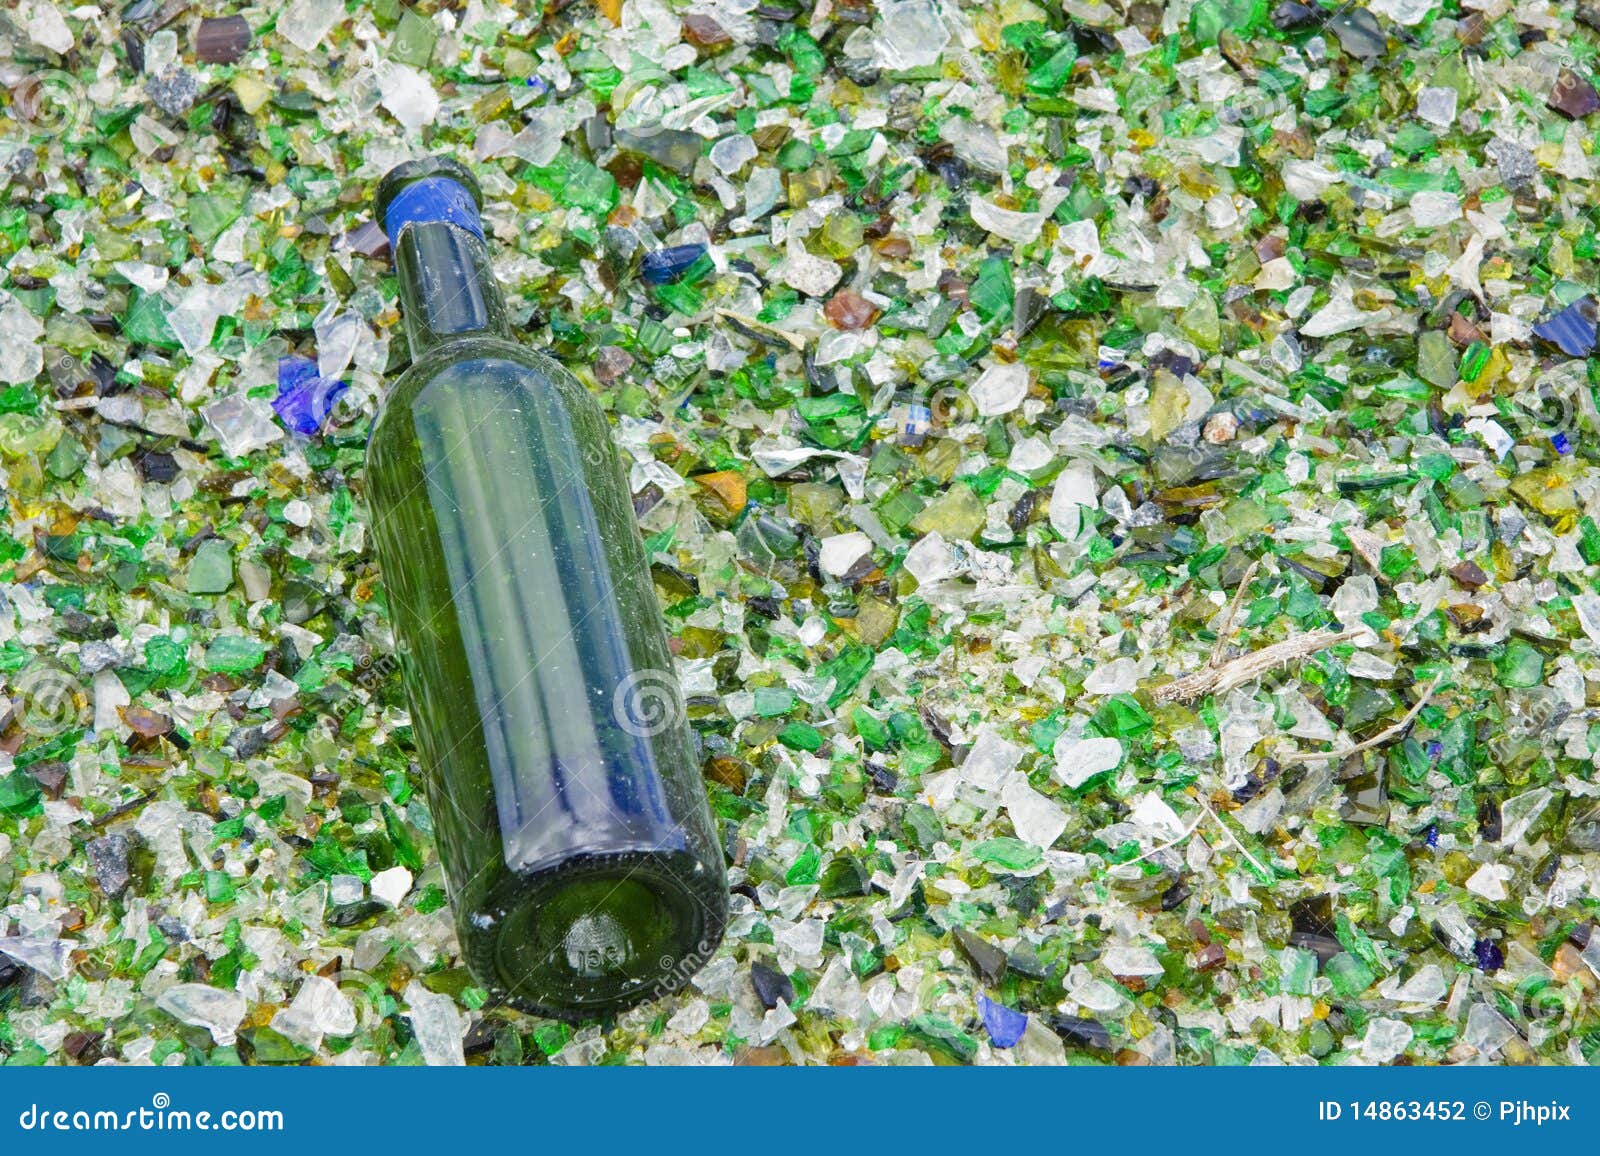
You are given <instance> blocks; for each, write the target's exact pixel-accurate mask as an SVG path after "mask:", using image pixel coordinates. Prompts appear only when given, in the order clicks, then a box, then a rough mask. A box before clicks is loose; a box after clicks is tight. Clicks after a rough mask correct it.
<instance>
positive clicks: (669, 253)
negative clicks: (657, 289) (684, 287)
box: [639, 245, 706, 285]
mask: <svg viewBox="0 0 1600 1156" xmlns="http://www.w3.org/2000/svg"><path fill="white" fill-rule="evenodd" d="M705 253H706V247H705V246H704V245H674V246H672V247H671V248H670V249H653V250H651V251H650V252H648V253H646V254H645V255H644V259H643V260H642V261H641V262H640V263H639V276H641V277H643V278H644V279H645V281H647V282H648V283H650V284H651V285H665V284H667V282H669V281H676V280H677V279H678V278H679V277H682V276H683V275H684V273H686V272H687V271H688V269H689V266H690V265H693V264H694V263H695V262H696V261H698V260H699V259H700V258H701V257H703V256H705Z"/></svg>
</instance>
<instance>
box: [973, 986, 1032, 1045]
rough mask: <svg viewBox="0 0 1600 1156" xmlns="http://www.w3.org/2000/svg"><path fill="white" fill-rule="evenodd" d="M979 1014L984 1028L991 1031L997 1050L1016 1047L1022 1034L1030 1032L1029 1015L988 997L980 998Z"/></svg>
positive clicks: (982, 996) (981, 996)
mask: <svg viewBox="0 0 1600 1156" xmlns="http://www.w3.org/2000/svg"><path fill="white" fill-rule="evenodd" d="M978 1014H979V1015H981V1016H982V1017H983V1026H984V1027H985V1028H987V1029H988V1030H989V1039H990V1040H992V1041H993V1043H994V1046H995V1047H997V1048H1010V1047H1015V1046H1016V1043H1017V1041H1018V1040H1020V1039H1021V1038H1022V1033H1023V1032H1025V1031H1027V1030H1028V1015H1027V1013H1026V1012H1019V1011H1016V1010H1015V1009H1013V1008H1008V1007H1006V1005H1005V1004H1003V1003H996V1002H995V1001H994V1000H992V999H990V998H989V997H988V996H986V995H979V996H978Z"/></svg>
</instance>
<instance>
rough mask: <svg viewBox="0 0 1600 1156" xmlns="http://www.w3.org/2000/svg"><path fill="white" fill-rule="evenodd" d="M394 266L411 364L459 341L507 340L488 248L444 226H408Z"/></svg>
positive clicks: (463, 231) (508, 322)
mask: <svg viewBox="0 0 1600 1156" xmlns="http://www.w3.org/2000/svg"><path fill="white" fill-rule="evenodd" d="M394 264H395V272H396V273H397V274H398V276H399V278H400V309H401V312H402V315H403V316H404V318H405V324H406V336H407V338H408V339H409V341H410V344H411V357H412V360H413V361H414V360H416V359H417V358H418V357H420V356H421V355H422V354H423V353H424V352H426V351H427V350H428V349H430V348H432V347H433V346H435V345H439V344H441V343H443V342H446V341H453V340H456V339H457V338H461V337H471V336H499V337H510V336H511V320H510V317H509V316H508V315H507V313H506V303H505V298H504V297H502V296H501V294H500V287H499V285H498V284H496V283H495V279H494V271H493V270H492V269H491V268H490V267H489V247H488V246H487V245H485V244H484V243H483V241H482V240H481V239H480V238H478V237H475V236H473V235H472V234H471V233H469V232H468V231H467V230H466V229H463V228H460V227H458V226H456V225H451V224H446V223H445V222H443V221H416V222H410V223H408V224H407V225H406V226H405V227H404V228H403V229H401V231H400V239H399V242H398V243H397V244H396V245H395V250H394Z"/></svg>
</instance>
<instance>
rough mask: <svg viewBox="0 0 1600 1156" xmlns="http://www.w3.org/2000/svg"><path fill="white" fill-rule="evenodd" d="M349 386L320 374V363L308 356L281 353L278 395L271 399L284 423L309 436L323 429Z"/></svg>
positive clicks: (273, 406)
mask: <svg viewBox="0 0 1600 1156" xmlns="http://www.w3.org/2000/svg"><path fill="white" fill-rule="evenodd" d="M348 388H350V387H349V385H348V384H347V383H346V382H343V381H328V380H326V379H325V378H323V377H321V376H319V375H318V374H317V363H316V362H315V361H312V360H311V359H310V358H309V357H280V358H279V359H278V395H277V396H276V397H275V398H273V399H272V409H273V412H274V413H276V414H277V415H278V420H279V421H281V422H283V424H284V425H286V426H288V427H289V428H290V429H292V430H293V431H294V432H295V433H298V434H305V435H306V436H307V437H310V436H311V435H312V434H314V433H318V432H320V431H321V430H322V427H323V426H324V425H325V424H326V423H327V420H328V418H329V417H331V416H332V415H333V407H334V405H335V403H337V402H338V400H339V396H340V395H341V394H342V393H344V391H345V390H346V389H348Z"/></svg>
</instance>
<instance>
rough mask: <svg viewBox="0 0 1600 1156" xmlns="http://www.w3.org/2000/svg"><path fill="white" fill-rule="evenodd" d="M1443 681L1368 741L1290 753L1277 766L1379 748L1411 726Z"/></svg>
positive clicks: (1437, 681) (1440, 678)
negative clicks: (1331, 748) (1396, 720)
mask: <svg viewBox="0 0 1600 1156" xmlns="http://www.w3.org/2000/svg"><path fill="white" fill-rule="evenodd" d="M1443 681H1444V675H1442V674H1441V675H1438V676H1437V677H1435V678H1434V680H1433V681H1432V682H1430V683H1429V684H1428V689H1426V690H1424V691H1423V692H1422V697H1421V698H1419V699H1417V704H1416V705H1415V706H1413V707H1412V708H1411V709H1410V710H1408V711H1407V712H1406V717H1405V718H1403V719H1401V720H1400V721H1399V722H1397V723H1395V724H1394V726H1392V727H1389V728H1388V729H1387V730H1384V731H1381V732H1379V733H1378V734H1375V735H1373V736H1372V737H1371V738H1370V739H1364V740H1362V741H1361V742H1359V743H1356V744H1355V745H1354V746H1349V747H1345V748H1344V749H1343V750H1338V751H1291V752H1290V753H1289V754H1287V755H1285V756H1283V758H1281V759H1279V760H1278V765H1279V766H1283V767H1289V766H1293V765H1294V764H1295V763H1321V762H1327V761H1329V760H1339V759H1345V758H1348V757H1349V756H1351V755H1358V754H1360V753H1361V752H1362V751H1370V750H1371V749H1372V748H1373V747H1381V746H1382V745H1383V744H1384V743H1386V742H1388V741H1389V740H1390V739H1392V738H1394V737H1395V736H1396V735H1398V734H1400V733H1401V732H1402V731H1404V730H1405V729H1406V728H1407V727H1409V726H1410V725H1411V724H1412V722H1414V721H1415V720H1416V717H1417V716H1418V715H1419V714H1421V713H1422V708H1423V707H1425V706H1427V705H1428V700H1429V699H1431V698H1432V697H1433V692H1434V691H1436V690H1438V689H1439V684H1440V683H1441V682H1443Z"/></svg>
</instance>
